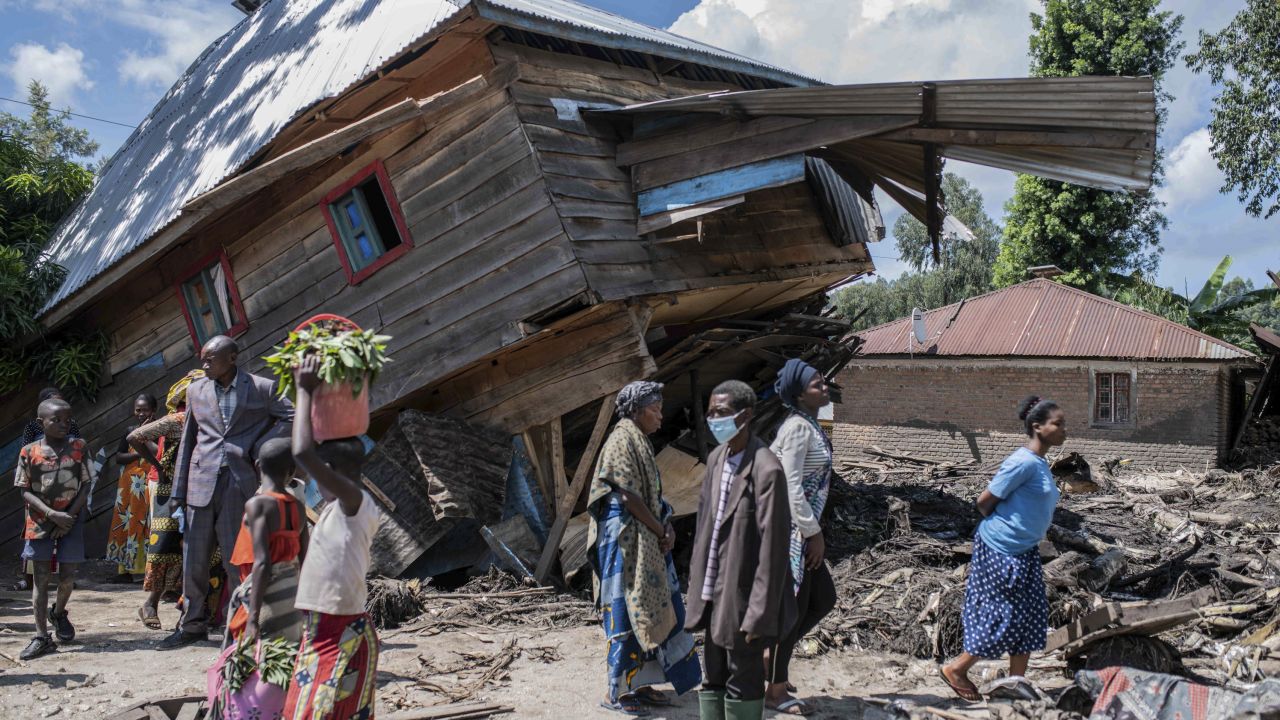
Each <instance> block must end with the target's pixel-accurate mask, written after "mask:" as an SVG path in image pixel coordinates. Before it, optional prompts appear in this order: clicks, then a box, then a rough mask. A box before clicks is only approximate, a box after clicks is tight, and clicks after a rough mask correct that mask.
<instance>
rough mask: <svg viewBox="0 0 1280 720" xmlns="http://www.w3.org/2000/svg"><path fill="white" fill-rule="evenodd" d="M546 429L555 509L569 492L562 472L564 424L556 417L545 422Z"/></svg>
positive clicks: (553, 507)
mask: <svg viewBox="0 0 1280 720" xmlns="http://www.w3.org/2000/svg"><path fill="white" fill-rule="evenodd" d="M547 429H548V432H547V449H548V450H549V454H550V456H551V484H552V495H553V496H554V497H555V504H554V505H553V506H552V509H553V510H557V509H559V508H560V503H561V501H562V500H563V499H564V496H565V494H566V493H568V492H569V481H568V479H567V478H566V477H565V474H564V426H563V425H562V424H561V422H560V418H558V417H557V418H556V419H554V420H552V421H551V422H549V423H547ZM570 512H572V511H570ZM552 519H553V520H554V519H555V518H552Z"/></svg>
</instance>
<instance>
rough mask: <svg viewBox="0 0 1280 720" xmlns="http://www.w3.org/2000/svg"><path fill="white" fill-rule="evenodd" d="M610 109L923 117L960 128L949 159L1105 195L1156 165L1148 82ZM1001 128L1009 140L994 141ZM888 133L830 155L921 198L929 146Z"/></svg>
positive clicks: (994, 84) (757, 93) (1085, 80)
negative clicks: (928, 105)
mask: <svg viewBox="0 0 1280 720" xmlns="http://www.w3.org/2000/svg"><path fill="white" fill-rule="evenodd" d="M926 85H932V86H934V87H935V88H936V91H935V94H934V96H935V103H934V106H935V113H934V119H933V120H932V121H930V122H929V123H928V124H927V127H926V123H925V122H924V120H923V115H924V109H925V108H924V104H925V103H924V96H925V86H926ZM612 112H614V113H624V114H639V113H656V112H667V113H673V114H674V113H685V112H705V113H717V114H722V115H733V116H738V117H764V116H770V115H775V116H780V115H785V116H791V117H810V118H828V117H833V116H835V117H839V116H858V115H877V116H886V115H887V116H903V117H912V118H921V124H920V127H919V128H918V130H921V131H923V130H925V129H927V130H936V131H948V130H955V131H960V132H957V133H955V134H954V136H953V137H952V138H951V139H950V140H947V141H937V148H938V151H939V153H940V154H942V155H943V156H945V157H950V158H954V159H956V160H964V161H966V162H972V163H977V164H980V165H988V166H991V167H997V168H1002V169H1005V170H1012V171H1015V172H1025V173H1030V174H1033V175H1039V176H1042V177H1047V178H1051V179H1054V180H1061V181H1064V182H1071V183H1077V184H1080V185H1087V186H1090V187H1097V188H1102V189H1104V190H1135V191H1146V190H1147V189H1149V188H1150V186H1151V173H1152V168H1153V164H1154V161H1155V152H1154V150H1155V129H1156V108H1155V92H1154V85H1153V83H1152V80H1151V78H1128V77H1076V78H1010V79H997V80H949V81H939V82H934V83H925V82H907V83H881V84H872V85H833V86H823V87H798V88H777V89H769V90H748V91H739V92H717V93H708V94H705V95H697V96H693V97H686V98H676V99H672V100H659V101H655V102H649V103H641V104H637V105H631V106H628V107H625V108H621V109H618V110H615V111H612ZM965 131H974V132H972V133H966V132H965ZM1002 131H1004V136H1003V137H1001V138H996V137H993V135H994V134H999V133H1000V132H1002ZM984 133H985V135H984ZM889 136H890V137H889V139H885V137H884V136H880V137H877V136H872V137H868V138H860V139H857V140H850V141H847V142H843V143H838V144H835V145H831V146H829V147H828V148H826V150H825V151H826V152H828V153H831V154H832V155H835V156H838V157H840V158H841V159H845V160H848V161H849V162H852V163H855V164H857V165H858V166H859V167H860V169H862V170H864V171H865V173H866V174H867V175H868V176H870V177H872V178H873V179H875V180H876V181H877V184H880V185H882V186H883V181H890V182H894V183H896V184H898V185H902V186H904V187H907V188H908V189H910V190H912V191H913V192H917V193H919V194H921V195H923V189H924V181H923V177H922V168H923V165H924V163H923V157H924V156H923V144H924V143H923V141H919V140H908V139H904V137H903V136H902V133H897V132H896V133H890V134H889ZM909 209H910V208H909Z"/></svg>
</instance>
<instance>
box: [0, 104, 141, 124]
mask: <svg viewBox="0 0 1280 720" xmlns="http://www.w3.org/2000/svg"><path fill="white" fill-rule="evenodd" d="M0 100H8V101H9V102H12V103H18V104H19V105H26V106H27V107H35V105H32V104H31V103H29V102H26V101H24V100H14V99H13V98H7V97H0ZM50 109H51V110H52V107H51V108H50ZM54 112H58V113H61V112H64V111H62V110H54ZM65 112H66V113H67V114H68V115H70V116H72V117H78V118H84V119H85V120H97V121H98V122H104V123H110V124H112V125H119V126H120V127H127V128H129V129H131V130H134V129H137V127H138V126H137V125H129V124H127V123H122V122H116V121H115V120H107V119H106V118H100V117H94V116H92V115H81V114H80V113H74V112H71V111H70V110H66V111H65Z"/></svg>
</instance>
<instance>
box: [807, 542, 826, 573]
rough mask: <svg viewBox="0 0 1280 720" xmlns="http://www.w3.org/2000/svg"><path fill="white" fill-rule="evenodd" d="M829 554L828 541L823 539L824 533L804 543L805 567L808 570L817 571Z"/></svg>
mask: <svg viewBox="0 0 1280 720" xmlns="http://www.w3.org/2000/svg"><path fill="white" fill-rule="evenodd" d="M826 554H827V541H826V540H823V539H822V533H818V534H817V535H814V536H813V537H811V538H808V539H807V540H805V543H804V566H805V569H807V570H816V569H818V567H819V566H820V565H822V559H823V558H824V557H825V556H826Z"/></svg>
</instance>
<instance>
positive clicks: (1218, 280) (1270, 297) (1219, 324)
mask: <svg viewBox="0 0 1280 720" xmlns="http://www.w3.org/2000/svg"><path fill="white" fill-rule="evenodd" d="M1230 268H1231V256H1230V255H1227V256H1226V257H1224V258H1222V260H1221V261H1220V262H1219V263H1218V266H1217V267H1216V268H1214V270H1213V272H1212V273H1210V275H1209V279H1208V280H1206V281H1205V283H1204V286H1203V287H1201V288H1200V292H1198V293H1196V295H1195V297H1193V298H1188V297H1186V296H1184V295H1180V294H1178V293H1177V292H1174V291H1173V290H1172V289H1171V288H1164V287H1160V286H1159V285H1156V284H1155V283H1153V282H1151V281H1149V280H1147V279H1146V278H1144V277H1142V276H1132V277H1129V276H1124V275H1118V274H1114V273H1113V274H1111V275H1110V276H1109V277H1108V278H1107V284H1106V286H1105V287H1106V295H1107V296H1108V297H1110V298H1111V299H1112V300H1116V301H1118V302H1122V303H1124V304H1126V305H1131V306H1133V307H1136V308H1138V309H1140V310H1145V311H1147V312H1149V313H1153V314H1155V315H1159V316H1161V317H1164V318H1167V319H1169V320H1173V321H1174V322H1179V323H1182V324H1184V325H1186V326H1187V327H1190V328H1192V329H1193V330H1199V331H1200V332H1203V333H1207V334H1209V335H1213V336H1214V337H1219V338H1224V339H1228V338H1241V337H1247V336H1248V332H1247V330H1248V322H1247V321H1246V320H1244V319H1243V318H1241V317H1239V315H1238V314H1237V313H1238V312H1239V311H1240V310H1244V309H1246V308H1250V307H1253V306H1255V305H1260V304H1262V303H1274V302H1277V300H1280V288H1277V287H1268V288H1262V289H1260V290H1251V291H1248V292H1245V293H1241V294H1239V295H1230V296H1226V297H1223V296H1222V286H1223V285H1224V284H1225V281H1226V277H1227V271H1228V270H1229V269H1230Z"/></svg>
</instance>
